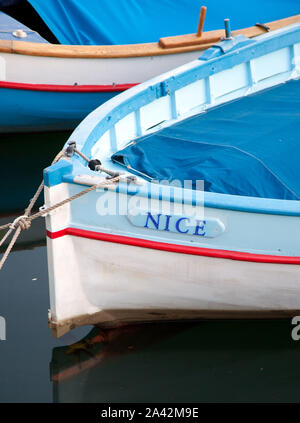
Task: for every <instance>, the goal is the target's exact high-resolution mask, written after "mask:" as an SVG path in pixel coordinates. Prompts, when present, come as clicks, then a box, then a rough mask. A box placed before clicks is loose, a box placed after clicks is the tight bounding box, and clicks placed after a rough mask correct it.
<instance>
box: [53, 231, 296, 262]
mask: <svg viewBox="0 0 300 423" xmlns="http://www.w3.org/2000/svg"><path fill="white" fill-rule="evenodd" d="M65 235H73V236H79V237H83V238H89V239H95V240H100V241H106V242H115V243H117V244H125V245H133V246H135V247H143V248H151V249H154V250H161V251H170V252H172V253H181V254H192V255H199V256H206V257H215V258H223V259H230V260H240V261H251V262H257V263H277V264H300V257H291V256H274V255H267V254H252V253H243V252H239V251H228V250H215V249H212V248H200V247H191V246H188V245H178V244H168V243H165V242H157V241H149V240H147V239H141V238H132V237H129V236H121V235H112V234H105V233H100V232H93V231H86V230H83V229H77V228H66V229H63V230H61V231H57V232H49V231H47V236H48V237H49V238H51V239H56V238H60V237H62V236H65Z"/></svg>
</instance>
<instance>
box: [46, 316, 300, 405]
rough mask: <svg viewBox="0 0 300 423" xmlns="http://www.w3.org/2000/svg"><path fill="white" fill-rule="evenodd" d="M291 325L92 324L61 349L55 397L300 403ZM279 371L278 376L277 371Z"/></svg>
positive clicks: (54, 370) (54, 366)
mask: <svg viewBox="0 0 300 423" xmlns="http://www.w3.org/2000/svg"><path fill="white" fill-rule="evenodd" d="M290 330H291V327H290V323H289V322H285V321H275V322H274V321H273V322H270V321H259V322H250V321H248V322H247V321H244V322H238V321H235V322H233V321H223V322H213V321H210V322H202V323H198V324H190V323H185V324H183V323H176V324H175V323H173V324H166V323H164V324H159V325H158V324H147V325H140V326H133V327H124V328H121V329H114V330H110V331H106V332H103V331H99V330H98V329H97V328H95V329H93V330H92V331H91V332H90V333H89V334H88V336H87V337H86V338H84V339H83V340H82V341H81V342H79V343H77V344H75V345H71V346H66V347H60V348H55V349H54V350H53V355H52V362H51V380H52V383H53V396H54V398H53V399H54V401H55V402H97V403H106V402H202V401H213V402H217V401H247V402H248V401H271V402H272V401H278V398H280V399H281V400H283V401H284V399H285V398H286V399H287V400H288V401H298V381H299V377H300V368H299V366H298V367H297V366H294V365H290V363H291V362H292V361H293V358H295V359H296V357H297V356H298V354H299V347H300V344H299V343H296V342H294V341H293V340H292V339H291V338H290ZM274 375H276V376H274Z"/></svg>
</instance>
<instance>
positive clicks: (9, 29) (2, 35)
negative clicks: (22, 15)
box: [0, 11, 47, 43]
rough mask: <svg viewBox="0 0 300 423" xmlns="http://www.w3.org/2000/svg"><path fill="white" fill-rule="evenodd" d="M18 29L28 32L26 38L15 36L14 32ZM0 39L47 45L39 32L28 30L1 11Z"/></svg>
mask: <svg viewBox="0 0 300 423" xmlns="http://www.w3.org/2000/svg"><path fill="white" fill-rule="evenodd" d="M17 29H22V30H23V31H25V32H26V34H27V37H26V38H18V37H15V36H14V35H13V32H14V31H16V30H17ZM0 39H1V40H15V41H28V42H31V43H47V41H46V40H45V39H44V38H42V37H41V36H40V35H39V34H38V33H37V32H35V31H32V30H31V29H29V28H27V26H25V25H23V24H21V23H20V22H19V21H17V20H15V19H13V18H11V17H10V16H8V15H6V13H3V12H1V11H0Z"/></svg>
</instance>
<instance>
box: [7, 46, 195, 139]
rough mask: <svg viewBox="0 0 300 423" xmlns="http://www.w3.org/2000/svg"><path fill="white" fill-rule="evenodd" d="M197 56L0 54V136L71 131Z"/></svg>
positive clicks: (187, 53)
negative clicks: (116, 100) (103, 106)
mask: <svg viewBox="0 0 300 423" xmlns="http://www.w3.org/2000/svg"><path fill="white" fill-rule="evenodd" d="M200 53H201V52H199V51H193V52H186V53H181V54H170V55H165V56H150V57H131V58H95V59H93V58H71V59H70V58H59V57H36V56H29V55H22V54H13V53H11V54H7V53H1V52H0V98H1V102H0V132H2V133H9V132H38V131H53V130H55V131H59V130H63V129H73V128H75V127H76V126H77V125H78V124H79V123H80V122H81V121H82V120H83V119H84V118H85V117H86V116H87V115H88V114H89V113H90V112H91V111H93V110H94V109H95V108H96V107H98V106H99V105H101V104H103V103H105V102H106V101H108V100H109V99H111V98H112V97H114V96H115V95H117V94H119V93H120V92H122V91H124V90H125V89H128V88H130V87H132V86H133V85H136V84H137V83H140V82H142V81H144V80H146V79H148V78H151V77H153V76H154V75H156V74H158V73H160V72H164V71H167V70H169V69H172V68H173V67H175V66H179V65H180V64H183V63H186V62H188V61H189V60H193V59H195V58H197V57H198V56H199V54H200ZM120 69H122V72H121V73H120Z"/></svg>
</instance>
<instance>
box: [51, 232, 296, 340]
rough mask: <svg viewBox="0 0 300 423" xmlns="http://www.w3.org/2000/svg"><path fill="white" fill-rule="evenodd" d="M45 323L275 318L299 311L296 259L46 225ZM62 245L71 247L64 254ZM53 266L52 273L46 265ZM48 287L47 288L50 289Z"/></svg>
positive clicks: (58, 330)
mask: <svg viewBox="0 0 300 423" xmlns="http://www.w3.org/2000/svg"><path fill="white" fill-rule="evenodd" d="M47 242H48V260H49V270H50V278H55V280H56V281H57V282H56V286H55V293H54V290H53V291H52V295H51V296H50V298H51V310H55V312H54V313H53V314H51V316H50V326H51V327H52V329H53V332H54V334H55V335H56V336H61V335H63V334H64V333H66V332H68V331H69V330H71V329H73V328H74V327H76V326H79V325H85V324H98V325H100V326H103V327H107V326H115V325H118V324H124V323H132V322H135V323H137V322H149V321H160V320H162V321H164V320H183V319H203V318H262V317H264V318H280V317H287V316H293V315H295V314H297V313H298V314H299V312H300V300H299V298H300V275H299V266H298V265H292V264H291V265H289V264H278V263H259V262H250V261H246V260H230V259H222V258H215V257H206V256H200V255H193V254H182V253H175V252H170V251H162V250H158V249H152V248H144V247H137V246H134V245H125V244H121V243H116V242H106V241H101V240H97V239H89V238H86V237H81V236H72V235H64V236H61V237H60V236H59V237H57V238H55V239H53V238H52V239H51V234H50V233H48V239H47ZM65 251H68V258H67V260H63V259H62V258H63V257H65ZM53 269H54V271H55V275H54V274H53V275H51V272H52V271H53ZM50 290H51V289H50Z"/></svg>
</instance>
